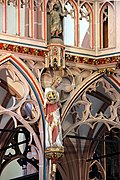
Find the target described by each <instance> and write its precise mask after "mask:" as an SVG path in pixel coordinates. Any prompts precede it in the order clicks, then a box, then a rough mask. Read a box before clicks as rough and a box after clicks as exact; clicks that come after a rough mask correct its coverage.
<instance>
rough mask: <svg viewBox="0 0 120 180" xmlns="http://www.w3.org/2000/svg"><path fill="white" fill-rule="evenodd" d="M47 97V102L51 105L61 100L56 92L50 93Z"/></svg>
mask: <svg viewBox="0 0 120 180" xmlns="http://www.w3.org/2000/svg"><path fill="white" fill-rule="evenodd" d="M46 97H47V101H48V103H49V104H54V103H56V102H58V100H59V97H58V94H57V92H56V91H49V92H48V93H47V94H46Z"/></svg>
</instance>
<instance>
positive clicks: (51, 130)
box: [44, 76, 63, 148]
mask: <svg viewBox="0 0 120 180" xmlns="http://www.w3.org/2000/svg"><path fill="white" fill-rule="evenodd" d="M61 80H62V78H61V77H59V76H57V77H55V78H53V80H52V83H51V86H50V87H47V88H45V101H44V109H45V117H46V133H45V135H46V136H45V139H46V148H49V147H50V148H51V147H62V146H63V145H62V129H61V122H60V108H61V103H60V99H59V93H58V92H57V91H56V88H57V86H58V85H59V84H60V82H61Z"/></svg>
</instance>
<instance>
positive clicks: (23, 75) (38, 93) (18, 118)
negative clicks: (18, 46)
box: [0, 54, 46, 178]
mask: <svg viewBox="0 0 120 180" xmlns="http://www.w3.org/2000/svg"><path fill="white" fill-rule="evenodd" d="M0 65H1V66H0V69H1V71H2V70H3V69H4V68H5V69H6V70H7V69H9V68H10V66H12V68H13V70H12V71H11V72H10V73H13V72H14V71H15V73H14V78H15V76H16V77H17V72H19V75H18V77H17V78H15V79H16V80H15V82H17V83H18V79H19V78H20V79H22V80H25V82H22V80H21V83H18V84H16V90H14V88H15V87H14V83H13V84H12V82H11V80H9V82H8V80H6V82H5V81H4V79H2V81H1V82H2V83H4V86H3V88H4V87H5V86H7V83H8V87H6V91H9V94H11V92H13V94H16V95H15V97H13V99H15V98H16V96H18V102H17V100H14V102H11V103H13V105H12V106H11V105H9V106H10V107H9V106H8V107H7V104H5V103H4V104H3V103H1V106H0V118H1V120H2V118H4V114H5V115H6V116H9V118H8V119H6V120H7V121H6V125H4V126H3V127H4V128H5V130H4V128H3V133H2V135H1V137H2V139H3V140H2V148H3V151H2V153H1V158H3V157H5V156H6V157H7V156H8V155H5V152H6V146H7V147H8V148H9V144H10V143H11V142H12V141H14V140H13V139H15V141H14V142H13V147H14V144H16V145H17V144H18V145H17V146H18V149H19V140H18V135H19V133H23V134H26V133H27V134H28V135H27V136H26V135H25V137H26V148H25V151H24V153H23V154H26V157H24V155H23V154H21V151H20V150H19V151H18V150H17V149H16V148H15V152H16V154H14V155H10V159H9V158H8V160H6V161H3V163H2V164H1V167H2V168H1V170H3V169H4V168H5V167H6V166H7V164H9V163H10V162H11V161H12V160H14V159H16V158H22V159H24V158H27V151H28V150H27V149H29V148H30V147H31V148H32V149H34V150H35V151H36V153H37V160H35V161H38V162H36V163H37V164H38V166H36V165H37V164H36V165H35V164H34V163H32V161H31V160H29V159H27V160H28V162H29V163H31V165H33V166H34V165H35V167H36V168H37V169H38V170H39V174H40V176H42V177H43V178H45V176H46V175H45V174H46V173H45V171H46V170H45V157H44V147H45V142H44V133H45V132H44V129H45V127H44V121H45V118H44V112H43V94H42V89H41V87H40V86H39V84H38V82H37V80H36V78H35V77H34V75H33V74H32V72H31V71H30V69H29V68H28V67H27V66H26V65H25V63H24V62H23V61H22V60H21V59H19V58H18V57H15V56H14V55H12V54H8V55H5V56H2V57H1V58H0ZM10 69H11V68H10ZM11 76H12V74H11ZM3 77H4V78H5V74H4V75H3ZM24 83H25V85H24ZM20 85H23V89H22V88H21V86H20ZM17 86H19V87H17ZM22 90H23V91H24V90H25V93H23V94H22V93H21V92H19V91H22ZM17 91H18V93H17ZM21 94H22V95H23V99H24V100H23V99H22V100H23V101H22V100H21V101H20V100H19V99H20V96H21ZM7 95H8V93H7ZM11 96H12V94H11ZM13 96H14V95H13ZM30 97H32V99H30ZM26 98H27V99H26ZM25 99H26V100H25ZM11 101H12V100H11ZM8 102H9V104H10V101H8ZM8 102H7V101H6V103H8ZM22 108H23V109H24V112H23V110H22ZM26 108H28V110H27V109H26ZM32 109H34V110H35V111H36V112H35V111H34V110H33V111H34V112H32ZM30 111H31V112H30ZM25 113H27V114H25ZM31 113H33V115H32V114H31ZM32 116H33V117H32ZM29 118H30V119H31V120H32V121H31V122H30V121H29V120H28V121H27V119H29ZM36 122H38V127H37V128H38V131H39V133H40V138H39V136H38V134H37V132H36V128H35V126H34V123H36ZM7 130H8V131H7ZM21 131H22V132H21ZM5 132H7V135H6V136H5ZM10 134H11V136H10ZM14 136H15V137H14ZM9 137H10V138H9ZM6 138H8V139H6ZM4 144H5V145H4ZM16 145H15V146H16ZM10 147H12V146H11V145H10ZM8 148H7V149H8ZM31 148H30V149H31ZM17 152H19V154H18V155H17ZM31 153H32V151H31Z"/></svg>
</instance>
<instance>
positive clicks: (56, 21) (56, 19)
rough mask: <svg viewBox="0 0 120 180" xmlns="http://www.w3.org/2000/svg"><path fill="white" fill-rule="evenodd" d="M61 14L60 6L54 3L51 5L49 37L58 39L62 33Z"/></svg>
mask: <svg viewBox="0 0 120 180" xmlns="http://www.w3.org/2000/svg"><path fill="white" fill-rule="evenodd" d="M63 16H64V15H63V13H61V12H60V4H59V2H56V3H55V4H54V5H53V9H52V10H51V11H50V29H51V37H60V35H61V34H62V32H63V28H62V18H63Z"/></svg>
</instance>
